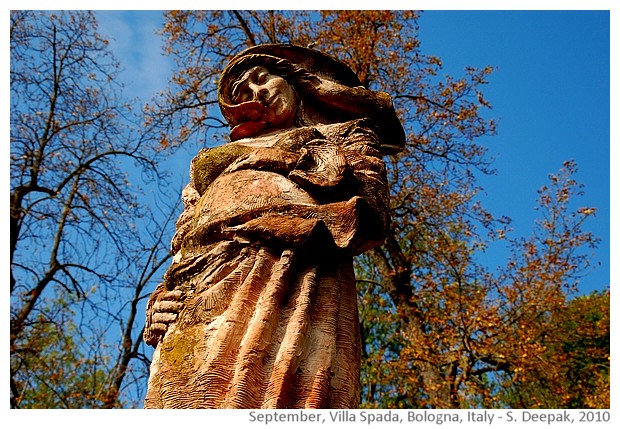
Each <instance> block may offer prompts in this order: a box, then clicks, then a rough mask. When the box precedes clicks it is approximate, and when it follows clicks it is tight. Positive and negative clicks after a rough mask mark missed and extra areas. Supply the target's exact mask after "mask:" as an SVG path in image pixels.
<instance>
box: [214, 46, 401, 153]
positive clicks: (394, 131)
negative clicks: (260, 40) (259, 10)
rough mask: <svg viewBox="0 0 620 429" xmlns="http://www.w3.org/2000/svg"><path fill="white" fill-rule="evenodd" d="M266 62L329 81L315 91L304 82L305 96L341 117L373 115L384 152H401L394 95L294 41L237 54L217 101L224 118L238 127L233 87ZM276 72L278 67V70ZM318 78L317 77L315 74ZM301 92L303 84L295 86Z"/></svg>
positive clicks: (291, 72) (301, 76) (308, 77)
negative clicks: (324, 88) (326, 87)
mask: <svg viewBox="0 0 620 429" xmlns="http://www.w3.org/2000/svg"><path fill="white" fill-rule="evenodd" d="M256 65H264V66H266V67H267V68H268V69H270V70H271V71H272V72H274V71H273V69H274V68H275V69H276V70H277V69H282V70H284V69H286V70H288V73H289V76H290V75H295V76H297V77H299V79H300V80H304V79H305V80H307V81H310V80H311V79H312V76H316V77H318V78H320V80H321V81H323V82H328V83H330V85H329V90H327V91H321V92H320V94H319V91H316V92H313V90H312V85H304V88H303V94H299V95H300V96H301V97H302V98H303V99H306V98H311V99H312V101H311V102H312V103H313V104H318V105H323V106H325V108H326V109H328V110H329V111H333V112H337V113H338V114H337V115H336V116H337V117H338V119H342V118H343V117H344V118H347V119H354V118H363V117H368V118H370V119H373V120H374V122H375V124H376V126H377V128H379V130H380V132H381V133H382V136H381V137H382V140H383V143H384V144H383V145H382V146H384V147H383V149H384V150H383V152H384V153H396V152H399V151H400V150H401V149H402V148H403V147H404V144H405V133H404V130H403V128H402V124H401V123H400V121H399V120H398V118H397V116H396V113H395V111H394V107H393V105H392V99H391V97H390V96H389V95H388V94H387V93H385V92H381V91H372V90H369V89H366V88H364V87H363V86H362V83H361V82H360V80H359V78H358V77H357V75H356V74H355V73H354V72H353V70H351V68H349V67H348V66H347V65H346V64H345V63H343V62H341V61H339V60H337V59H335V58H332V57H330V56H328V55H326V54H324V53H322V52H320V51H317V50H314V49H310V48H305V47H302V46H297V45H291V44H265V45H258V46H252V47H250V48H248V49H246V50H244V51H242V52H241V53H239V54H237V55H235V56H234V57H233V58H232V59H231V60H230V62H229V63H228V65H227V66H226V68H225V69H224V71H223V72H222V76H221V78H220V82H219V86H218V101H219V104H220V109H221V110H222V114H223V116H224V118H225V119H226V120H227V121H228V123H229V124H230V125H231V127H235V126H236V125H238V124H236V118H235V116H234V110H235V104H234V103H232V101H231V99H230V96H231V87H232V85H233V84H234V83H235V81H236V80H237V79H238V78H239V77H240V76H241V74H242V73H244V72H245V71H247V70H248V69H249V68H250V67H253V66H256ZM275 72H276V73H277V71H275ZM315 79H316V78H315ZM296 90H297V92H298V93H299V92H300V88H298V87H297V88H296Z"/></svg>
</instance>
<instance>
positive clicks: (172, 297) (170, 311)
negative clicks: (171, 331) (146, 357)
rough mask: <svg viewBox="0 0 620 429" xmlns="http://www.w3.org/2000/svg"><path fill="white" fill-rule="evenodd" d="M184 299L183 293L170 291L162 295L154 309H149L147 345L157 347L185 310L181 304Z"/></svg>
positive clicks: (146, 333)
mask: <svg viewBox="0 0 620 429" xmlns="http://www.w3.org/2000/svg"><path fill="white" fill-rule="evenodd" d="M182 298H183V293H182V292H181V291H178V290H173V291H169V292H166V293H164V294H162V295H161V296H160V297H159V299H158V300H157V301H156V302H155V303H154V304H153V305H152V307H151V308H149V309H147V320H149V322H150V323H149V324H148V326H147V329H146V331H145V335H144V339H145V340H146V343H147V344H149V345H156V344H157V343H158V342H159V341H161V338H162V337H163V336H164V335H165V333H166V331H168V328H169V327H170V324H171V323H173V322H174V321H176V320H177V317H178V315H179V312H180V311H181V309H182V308H183V303H182V302H180V301H181V299H182Z"/></svg>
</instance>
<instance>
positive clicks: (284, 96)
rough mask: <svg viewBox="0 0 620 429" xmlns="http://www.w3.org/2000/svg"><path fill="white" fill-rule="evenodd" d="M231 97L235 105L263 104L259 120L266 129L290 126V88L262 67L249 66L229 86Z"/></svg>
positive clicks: (292, 111) (293, 102)
mask: <svg viewBox="0 0 620 429" xmlns="http://www.w3.org/2000/svg"><path fill="white" fill-rule="evenodd" d="M231 100H232V102H233V103H235V104H241V103H246V102H250V101H253V102H258V103H260V104H261V105H262V106H263V107H262V108H261V109H260V110H261V113H262V117H261V118H260V122H262V123H264V124H266V126H267V127H266V128H267V129H278V128H286V127H290V126H292V125H293V121H294V119H295V113H296V111H297V96H296V95H295V91H294V90H293V87H292V86H291V85H289V83H288V82H287V81H286V80H285V79H284V78H282V77H280V76H276V75H273V74H271V73H269V70H267V69H266V68H265V67H262V66H256V67H252V68H251V69H250V70H248V71H247V72H245V73H244V74H243V75H242V76H241V77H240V78H239V79H238V80H237V81H236V82H235V83H234V84H233V85H232V90H231Z"/></svg>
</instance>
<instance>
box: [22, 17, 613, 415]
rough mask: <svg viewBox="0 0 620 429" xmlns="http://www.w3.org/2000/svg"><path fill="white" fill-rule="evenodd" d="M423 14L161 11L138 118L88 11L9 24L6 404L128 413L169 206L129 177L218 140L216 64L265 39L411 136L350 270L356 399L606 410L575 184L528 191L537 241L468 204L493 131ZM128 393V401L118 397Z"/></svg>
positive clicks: (567, 172)
mask: <svg viewBox="0 0 620 429" xmlns="http://www.w3.org/2000/svg"><path fill="white" fill-rule="evenodd" d="M418 16H419V14H418V13H417V12H413V11H338V12H336V11H321V12H306V11H170V12H166V13H165V24H164V27H163V28H162V30H161V34H162V35H163V36H164V37H165V40H166V43H167V46H166V49H167V52H168V54H170V55H171V56H172V57H173V58H174V59H175V61H176V64H177V68H176V70H175V74H174V76H173V78H172V81H171V85H170V87H169V88H168V89H166V90H165V92H163V93H162V95H161V96H160V97H159V98H157V99H155V100H153V102H152V103H150V104H149V105H148V106H147V108H146V114H147V116H146V119H145V121H144V122H139V121H138V119H137V118H135V117H134V116H133V114H132V112H131V109H129V105H128V104H127V103H126V102H125V101H123V100H122V99H121V97H120V96H119V95H120V94H119V92H120V91H122V88H121V87H120V86H119V85H118V84H117V81H116V71H117V70H118V69H117V64H116V62H115V61H114V60H113V58H112V56H111V55H110V52H109V51H108V47H107V43H106V42H105V39H103V38H102V37H101V36H100V35H98V34H97V32H96V22H95V20H94V17H93V15H92V14H91V13H88V12H71V13H58V14H55V13H36V12H31V11H14V12H12V13H11V221H10V222H11V235H10V243H11V251H10V257H11V392H12V396H11V402H12V406H16V407H17V406H20V407H112V406H127V405H131V403H128V402H127V401H131V399H132V398H137V400H139V399H140V398H141V397H143V395H144V388H145V386H146V378H145V377H146V374H147V364H148V359H147V358H146V356H145V355H144V353H143V350H142V349H141V347H142V344H143V343H142V340H141V333H140V332H138V331H139V330H140V326H142V320H141V317H143V316H142V314H143V307H142V305H143V303H144V301H143V299H144V298H145V297H146V296H147V295H148V292H149V291H150V290H151V289H152V288H153V282H154V281H156V280H157V277H158V276H159V275H160V274H159V271H158V269H159V268H160V267H161V266H162V264H164V263H165V262H166V261H167V258H168V257H169V252H168V250H167V248H168V243H169V237H170V235H171V231H169V229H170V228H169V224H170V221H171V220H173V214H174V212H175V208H174V207H173V204H171V203H169V202H167V201H169V199H163V200H159V201H156V202H155V203H152V204H151V205H149V206H148V207H149V208H151V209H152V210H148V209H147V206H146V205H142V204H139V200H138V195H140V194H141V191H140V190H138V189H136V187H135V186H133V185H131V184H130V182H135V181H140V179H142V178H145V179H146V181H153V180H154V179H157V180H156V182H157V181H159V179H162V177H161V172H159V171H158V164H157V162H158V160H159V157H160V156H162V154H164V153H172V151H173V150H174V149H175V148H177V147H179V146H180V145H182V144H188V143H189V144H194V145H195V146H196V148H199V147H202V146H212V145H214V144H219V143H220V142H221V141H222V140H221V139H222V138H223V137H224V134H226V131H227V125H226V124H225V122H224V120H223V118H222V117H221V115H220V114H219V112H218V109H217V81H218V78H219V75H220V73H221V70H222V68H223V67H224V65H225V63H226V62H227V60H228V59H229V58H230V57H231V56H232V55H234V54H236V53H238V52H239V51H241V50H242V49H243V48H245V47H249V46H252V45H255V44H259V43H276V42H287V43H295V44H300V45H304V46H305V45H313V46H314V47H315V48H316V49H319V50H322V51H324V52H327V53H330V54H331V55H334V56H336V57H338V58H340V59H341V60H343V61H344V62H346V63H347V64H348V65H349V66H350V67H351V68H352V69H353V70H354V71H355V72H356V73H357V74H358V76H359V77H360V79H361V80H362V82H363V83H364V84H365V85H366V86H368V87H370V88H373V89H381V90H385V91H387V92H389V93H390V94H391V95H392V96H393V99H394V103H395V106H396V108H397V110H398V112H399V115H400V118H401V119H402V121H403V124H404V126H405V130H406V132H407V137H408V138H407V140H408V144H407V148H406V150H405V151H404V152H403V153H401V154H399V155H398V156H393V157H390V158H386V162H387V164H388V172H389V176H390V181H391V185H392V195H391V211H392V213H391V214H392V224H391V229H390V233H389V236H388V238H387V240H386V242H385V244H384V246H382V247H381V248H379V249H375V250H373V251H370V252H368V253H366V254H364V255H362V256H360V257H359V259H358V261H357V266H356V274H357V279H358V291H359V300H360V303H361V305H360V318H361V322H362V337H363V359H364V363H363V369H362V383H363V391H362V398H361V405H362V406H363V407H420V408H422V407H453V408H465V407H473V406H476V407H480V406H482V407H505V406H528V407H536V406H550V405H553V404H554V402H551V401H550V399H549V398H551V397H552V396H553V395H556V394H560V396H562V395H563V396H562V399H561V401H560V402H561V404H562V405H563V406H584V407H595V406H605V401H604V399H605V394H606V393H607V394H608V391H609V376H608V374H609V366H608V360H607V361H605V356H606V354H605V353H608V335H606V334H605V332H606V331H605V329H606V328H605V326H607V325H606V323H607V324H608V322H606V320H607V319H606V317H608V316H605V314H606V313H605V306H607V308H608V301H607V302H606V301H605V298H604V294H603V295H602V296H601V297H597V298H592V299H591V300H590V301H588V300H587V299H586V298H583V300H581V299H575V298H573V295H574V291H575V290H576V285H577V283H578V281H579V276H580V275H581V273H582V272H583V270H585V269H587V267H588V264H589V254H588V253H585V252H583V249H584V248H587V247H588V246H594V245H595V244H596V239H595V238H594V237H592V236H591V234H589V233H587V232H584V231H583V230H582V229H581V228H582V226H583V224H584V222H585V221H586V220H587V219H588V218H589V217H590V216H592V215H593V214H594V212H595V210H594V209H593V208H590V207H586V208H582V209H578V210H572V209H571V207H572V205H571V204H569V203H570V202H571V201H572V198H574V197H578V196H579V195H580V192H581V189H580V187H579V185H578V184H577V183H576V182H575V181H574V179H573V178H572V176H573V175H574V173H575V171H576V166H575V164H574V163H572V162H568V163H567V164H565V165H564V166H563V168H562V169H561V170H560V172H559V173H558V174H556V175H553V176H551V178H550V184H549V185H548V186H547V187H544V188H542V189H541V193H540V200H539V207H540V212H541V220H540V222H539V223H537V224H536V225H535V229H534V233H533V235H532V237H530V238H512V237H511V234H510V220H509V219H507V218H496V217H494V216H493V215H492V214H491V213H489V212H487V211H486V210H485V209H484V208H483V207H482V205H481V204H480V203H479V201H478V197H477V193H478V192H479V189H478V187H477V185H476V176H477V175H478V174H492V173H493V170H492V168H491V163H490V160H489V159H488V158H487V156H486V149H485V147H484V146H483V145H481V144H480V137H483V136H489V135H493V134H494V133H495V123H494V122H493V120H491V119H487V118H486V115H487V111H488V109H490V107H491V105H490V103H489V102H488V101H487V100H486V99H485V97H484V95H483V88H484V87H485V85H486V84H487V79H488V77H489V76H490V75H491V74H492V71H493V69H492V67H489V66H483V67H481V68H474V67H470V68H467V69H466V70H465V71H464V74H463V76H461V77H457V78H455V77H450V76H441V73H442V63H441V60H440V59H439V58H436V57H434V56H432V55H427V54H425V53H424V52H423V50H422V47H421V46H420V42H419V40H418V38H417V34H418ZM156 149H158V151H157V150H156ZM162 149H169V151H168V152H165V151H163V150H162ZM135 166H137V167H139V168H135ZM128 170H132V171H140V172H141V175H138V174H134V175H128V173H127V171H128ZM138 176H139V177H138ZM176 194H180V192H177V193H176ZM157 210H159V211H157ZM498 240H500V241H503V242H505V243H506V244H507V245H508V246H509V247H510V249H511V250H512V256H511V258H510V259H509V260H508V261H507V264H506V267H505V268H504V269H503V270H501V271H499V272H495V271H490V270H489V269H487V267H485V266H484V265H483V264H482V262H481V261H483V258H481V257H480V255H483V254H484V252H485V251H487V249H488V248H489V247H488V246H489V244H490V243H493V242H495V241H498ZM599 308H600V311H599V310H595V309H599ZM582 309H583V310H582ZM607 311H608V310H607ZM582 314H588V315H589V316H588V317H587V318H586V319H585V321H586V322H587V323H585V322H584V321H583V318H582V319H580V317H581V315H582ZM575 324H578V325H576V326H580V327H582V326H583V329H579V330H575V329H572V327H573V326H575ZM595 326H596V328H597V329H599V332H600V335H599V334H596V333H595V332H592V330H591V329H590V328H592V329H593V328H594V327H595ZM605 341H607V343H605ZM606 347H607V348H606ZM606 350H607V351H606ZM59 360H60V361H59ZM60 374H62V377H58V375H60ZM584 374H587V376H584ZM578 379H581V380H585V381H582V383H581V385H579V383H578V382H577V381H576V380H578ZM129 387H132V388H133V389H134V391H135V396H133V397H132V396H127V395H126V396H123V392H126V391H127V390H128V388H129ZM524 392H535V394H532V395H529V396H527V395H524ZM558 392H559V393H558ZM566 392H574V394H570V395H569V394H567V393H566ZM72 393H79V395H75V394H72ZM607 398H608V396H607ZM560 402H556V403H560Z"/></svg>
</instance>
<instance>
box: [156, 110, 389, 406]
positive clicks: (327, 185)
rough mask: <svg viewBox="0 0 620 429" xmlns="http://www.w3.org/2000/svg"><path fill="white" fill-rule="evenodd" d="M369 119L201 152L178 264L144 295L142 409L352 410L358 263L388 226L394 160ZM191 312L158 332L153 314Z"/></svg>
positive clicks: (180, 230)
mask: <svg viewBox="0 0 620 429" xmlns="http://www.w3.org/2000/svg"><path fill="white" fill-rule="evenodd" d="M377 143H378V139H377V137H376V134H375V131H374V130H373V129H372V127H370V126H369V124H368V123H367V122H366V121H365V120H354V121H350V122H348V123H343V124H335V125H328V126H321V127H312V129H309V130H308V129H298V130H294V131H293V132H292V133H291V134H290V135H288V136H284V137H282V136H281V135H278V136H277V137H270V136H266V137H265V138H262V139H243V140H239V141H237V142H234V143H229V144H227V145H224V146H222V147H220V148H222V149H219V148H215V149H210V150H204V151H201V153H199V154H198V156H197V157H196V158H195V159H194V161H193V163H192V174H191V176H192V177H191V182H190V184H189V185H188V187H186V189H185V190H184V194H183V199H184V204H185V210H184V212H183V213H182V214H181V216H180V218H179V220H178V222H177V232H176V234H175V237H174V238H173V241H172V249H173V253H175V257H174V259H173V263H172V265H171V266H170V268H169V269H168V271H167V272H166V274H165V276H164V282H163V283H162V284H160V286H159V287H158V288H157V290H156V291H155V292H154V293H153V295H152V296H151V298H150V299H149V303H148V305H147V326H146V329H145V339H146V341H147V343H149V344H151V345H153V346H155V352H154V355H153V360H152V364H151V376H150V379H149V387H148V392H147V396H146V399H145V407H146V408H356V407H357V406H358V403H359V394H360V380H359V375H360V364H361V344H360V331H359V319H358V310H357V293H356V282H355V275H354V272H353V256H354V255H356V254H359V253H361V252H363V251H365V250H367V249H369V248H371V247H374V246H376V245H378V244H381V242H382V240H383V237H384V234H385V229H386V227H387V225H388V223H389V215H388V212H389V209H388V201H389V200H388V191H387V189H388V188H387V177H386V171H385V165H384V164H383V161H382V160H381V157H380V152H379V151H378V150H377V149H375V146H376V144H377ZM172 290H175V291H179V292H180V295H181V298H180V300H181V303H182V304H183V308H182V309H181V310H180V312H179V313H178V317H177V319H176V321H175V322H174V323H172V324H171V325H170V326H169V328H168V330H167V331H166V333H165V335H163V337H157V338H155V337H153V336H152V335H150V331H149V317H150V314H151V313H150V311H151V309H152V307H153V305H154V303H155V302H157V300H158V299H160V297H161V296H162V295H163V294H164V293H166V292H167V291H172Z"/></svg>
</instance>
